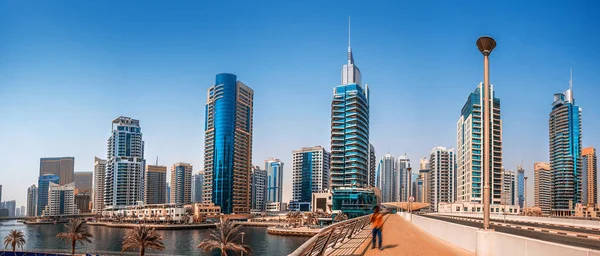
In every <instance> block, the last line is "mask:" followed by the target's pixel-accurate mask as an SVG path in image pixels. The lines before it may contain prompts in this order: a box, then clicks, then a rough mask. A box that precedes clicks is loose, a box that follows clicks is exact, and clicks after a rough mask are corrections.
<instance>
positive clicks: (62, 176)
mask: <svg viewBox="0 0 600 256" xmlns="http://www.w3.org/2000/svg"><path fill="white" fill-rule="evenodd" d="M74 169H75V158H74V157H45V158H40V176H43V175H45V174H54V175H56V176H58V179H59V182H60V185H64V184H68V183H71V182H73V180H74Z"/></svg>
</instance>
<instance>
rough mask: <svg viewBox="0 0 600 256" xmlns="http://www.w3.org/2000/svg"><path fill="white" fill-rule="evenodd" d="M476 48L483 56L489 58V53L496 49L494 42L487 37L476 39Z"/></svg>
mask: <svg viewBox="0 0 600 256" xmlns="http://www.w3.org/2000/svg"><path fill="white" fill-rule="evenodd" d="M477 48H479V51H480V52H481V53H482V54H483V55H484V56H489V55H490V53H492V51H493V50H494V48H496V40H494V38H491V37H489V36H482V37H480V38H479V39H477Z"/></svg>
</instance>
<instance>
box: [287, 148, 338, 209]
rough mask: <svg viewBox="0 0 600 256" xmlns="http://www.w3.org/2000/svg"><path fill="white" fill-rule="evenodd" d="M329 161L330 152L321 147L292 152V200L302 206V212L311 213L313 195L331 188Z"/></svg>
mask: <svg viewBox="0 0 600 256" xmlns="http://www.w3.org/2000/svg"><path fill="white" fill-rule="evenodd" d="M329 161H330V154H329V152H327V150H325V148H323V147H321V146H315V147H306V148H301V149H298V150H294V151H293V152H292V187H293V190H292V200H293V202H294V203H296V204H297V205H299V206H300V205H302V207H298V208H299V210H300V211H310V203H311V199H312V193H314V192H318V191H323V190H326V189H328V188H329ZM292 208H293V207H292V202H290V209H292Z"/></svg>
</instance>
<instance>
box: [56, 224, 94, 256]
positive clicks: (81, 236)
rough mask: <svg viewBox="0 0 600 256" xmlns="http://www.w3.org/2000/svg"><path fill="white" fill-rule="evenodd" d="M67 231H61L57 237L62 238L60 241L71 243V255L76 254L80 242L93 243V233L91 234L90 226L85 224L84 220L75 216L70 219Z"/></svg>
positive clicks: (66, 225)
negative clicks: (76, 246) (76, 247)
mask: <svg viewBox="0 0 600 256" xmlns="http://www.w3.org/2000/svg"><path fill="white" fill-rule="evenodd" d="M65 227H67V232H63V233H59V234H58V235H56V237H58V238H60V241H64V242H66V243H71V255H75V245H76V244H77V242H79V243H80V244H81V245H83V242H88V243H91V242H92V240H90V238H92V237H93V236H92V234H90V232H89V230H88V227H87V226H85V225H84V223H83V220H80V219H78V218H73V219H71V220H69V223H67V224H65Z"/></svg>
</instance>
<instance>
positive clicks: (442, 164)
mask: <svg viewBox="0 0 600 256" xmlns="http://www.w3.org/2000/svg"><path fill="white" fill-rule="evenodd" d="M429 159H430V160H429V168H430V170H429V203H430V204H431V205H430V209H431V210H432V211H437V210H438V209H437V207H438V205H439V204H440V203H453V202H454V201H456V200H455V198H454V195H455V192H454V189H455V184H454V177H455V175H456V169H455V168H456V158H455V155H454V149H453V148H451V149H447V148H445V147H435V148H433V149H432V150H431V154H430V155H429Z"/></svg>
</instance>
